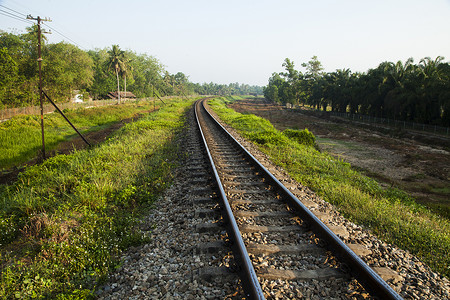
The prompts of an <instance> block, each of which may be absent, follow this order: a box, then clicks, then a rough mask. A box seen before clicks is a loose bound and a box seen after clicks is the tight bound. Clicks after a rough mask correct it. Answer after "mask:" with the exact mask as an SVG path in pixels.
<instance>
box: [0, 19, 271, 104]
mask: <svg viewBox="0 0 450 300" xmlns="http://www.w3.org/2000/svg"><path fill="white" fill-rule="evenodd" d="M41 44H42V58H43V61H42V70H43V86H44V89H45V91H46V93H47V94H48V95H49V96H50V97H51V98H52V99H54V100H55V101H69V100H70V99H71V98H72V97H73V96H74V95H73V94H74V91H75V90H77V91H80V92H81V93H82V94H84V95H85V96H87V97H92V98H93V99H94V100H95V99H102V98H106V97H107V95H108V93H109V92H114V91H130V92H132V93H133V94H134V95H136V97H138V98H143V97H152V96H168V95H179V96H183V95H185V96H186V95H190V94H200V95H204V94H214V95H231V94H248V93H259V94H262V87H250V86H249V85H245V84H238V83H232V84H229V85H221V84H215V83H203V84H199V83H192V82H190V81H189V79H188V76H186V75H185V74H184V73H182V72H178V73H176V74H170V73H169V72H168V71H167V70H165V68H164V66H163V65H162V64H161V62H160V61H159V60H158V59H156V58H155V57H153V56H150V55H147V54H138V53H135V52H133V51H130V50H122V49H120V47H119V46H118V45H112V46H111V47H110V48H104V49H96V50H88V51H84V50H82V49H80V48H78V47H77V46H75V45H72V44H69V43H66V42H60V43H54V44H51V43H47V42H46V40H45V36H43V41H42V42H41ZM37 58H38V53H37V26H32V27H29V28H27V33H25V34H14V33H7V32H4V31H0V73H1V74H2V76H1V77H0V107H17V106H27V105H36V104H37V103H38V101H39V93H38V82H39V72H38V64H37ZM118 94H119V96H120V93H118Z"/></svg>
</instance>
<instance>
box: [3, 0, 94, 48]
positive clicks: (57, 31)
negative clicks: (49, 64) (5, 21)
mask: <svg viewBox="0 0 450 300" xmlns="http://www.w3.org/2000/svg"><path fill="white" fill-rule="evenodd" d="M0 7H3V8H5V9H7V10H9V11H11V12H13V13H15V14H13V13H11V12H8V11H6V10H3V9H1V8H0V14H1V15H4V16H7V17H10V18H13V19H15V20H18V21H22V22H25V23H28V24H34V22H32V21H30V20H28V19H27V15H26V14H24V13H21V12H19V11H17V10H14V9H11V8H9V7H6V6H4V5H2V4H0ZM22 16H23V17H24V18H22ZM42 25H43V26H46V27H48V28H49V29H51V30H53V31H54V32H56V33H57V34H59V35H60V36H62V37H63V38H65V39H67V40H69V41H70V42H72V43H73V44H75V45H76V46H78V47H79V48H81V49H83V50H86V49H85V48H84V47H82V46H81V45H80V44H78V43H77V42H75V41H74V40H73V39H71V38H69V37H68V36H67V35H65V34H63V33H62V32H60V31H59V30H57V29H55V28H54V27H52V26H50V25H48V24H46V23H42Z"/></svg>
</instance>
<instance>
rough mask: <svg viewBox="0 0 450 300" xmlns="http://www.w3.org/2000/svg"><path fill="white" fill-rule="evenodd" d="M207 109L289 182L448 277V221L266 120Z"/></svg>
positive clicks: (220, 105)
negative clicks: (305, 188)
mask: <svg viewBox="0 0 450 300" xmlns="http://www.w3.org/2000/svg"><path fill="white" fill-rule="evenodd" d="M228 101H229V100H228ZM209 103H210V105H211V107H212V108H213V109H214V111H216V112H217V114H218V115H219V116H220V118H221V119H222V120H224V121H225V122H226V123H228V124H229V125H231V126H232V127H233V128H235V129H237V130H238V132H239V133H240V134H241V135H242V136H244V137H245V138H247V139H249V140H250V141H252V142H254V143H255V144H256V145H257V146H258V148H259V149H260V150H261V151H263V152H264V153H266V154H267V155H268V156H269V157H270V158H271V160H272V161H273V162H274V163H275V164H277V165H279V166H281V167H283V168H284V169H285V170H287V171H288V172H289V174H290V175H291V176H292V177H293V178H294V179H295V180H297V181H298V182H300V183H302V184H304V185H305V186H308V187H309V188H311V189H312V190H314V191H315V192H316V193H317V194H318V195H319V196H321V197H322V198H323V199H324V200H326V201H328V202H330V203H332V204H334V205H335V206H336V207H337V209H338V210H339V211H340V212H342V213H343V214H344V215H345V216H346V217H347V218H349V219H350V220H352V221H353V222H355V223H357V224H361V225H364V226H365V227H367V228H369V229H371V230H372V232H373V233H375V234H376V235H378V236H379V237H380V238H382V239H384V240H386V241H387V242H391V243H394V244H396V245H397V246H399V247H401V248H403V249H406V250H409V251H410V252H412V253H413V254H415V255H417V256H418V257H420V258H421V259H422V260H423V261H425V262H426V263H428V264H429V265H430V267H432V268H433V269H434V270H435V271H438V272H440V273H441V274H443V275H445V276H447V277H450V255H449V253H450V223H449V221H448V220H446V219H444V218H441V217H439V216H437V215H435V214H433V213H431V212H429V211H428V210H426V209H425V208H424V207H423V206H421V205H419V204H417V203H416V202H415V201H414V199H412V198H410V197H409V196H408V195H407V194H406V193H405V192H403V191H401V190H399V189H395V188H388V189H384V188H382V187H381V186H380V185H379V184H378V183H377V182H376V181H375V180H373V179H371V178H369V177H366V176H364V175H362V174H360V173H359V172H357V171H355V170H353V169H352V168H351V166H350V165H349V164H348V163H345V162H343V161H342V160H338V159H334V158H333V157H331V156H330V155H328V154H326V153H320V152H318V151H317V150H316V149H314V147H311V146H306V145H303V144H300V143H298V142H296V141H295V140H292V139H289V138H288V137H287V136H285V135H284V134H282V132H280V131H278V130H276V129H275V128H274V127H273V126H272V124H271V123H270V122H269V121H268V120H265V119H263V118H260V117H257V116H254V115H243V114H240V113H237V112H235V111H233V110H231V109H228V108H227V107H226V105H225V103H224V101H222V100H221V99H215V100H212V101H211V100H210V101H209Z"/></svg>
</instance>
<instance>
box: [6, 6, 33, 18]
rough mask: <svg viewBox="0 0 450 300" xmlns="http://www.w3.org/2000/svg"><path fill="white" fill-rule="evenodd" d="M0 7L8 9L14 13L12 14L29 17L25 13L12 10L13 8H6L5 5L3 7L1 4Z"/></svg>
mask: <svg viewBox="0 0 450 300" xmlns="http://www.w3.org/2000/svg"><path fill="white" fill-rule="evenodd" d="M0 6H1V7H3V8H6V9H7V10H10V11H12V12H15V13H16V14H19V15H22V16H24V17H25V18H26V17H27V15H26V14H23V13H21V12H18V11H17V10H14V9H11V8H9V7H6V6H4V5H1V4H0Z"/></svg>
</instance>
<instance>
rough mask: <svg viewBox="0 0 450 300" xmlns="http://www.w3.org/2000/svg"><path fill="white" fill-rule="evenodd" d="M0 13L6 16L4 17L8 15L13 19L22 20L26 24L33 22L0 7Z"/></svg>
mask: <svg viewBox="0 0 450 300" xmlns="http://www.w3.org/2000/svg"><path fill="white" fill-rule="evenodd" d="M0 14H1V15H4V16H6V17H10V18H11V19H15V20H18V21H22V22H25V23H28V24H34V23H33V22H30V21H28V20H26V19H22V17H20V16H17V15H14V14H12V13H10V12H7V11H5V10H2V9H0Z"/></svg>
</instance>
